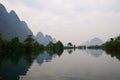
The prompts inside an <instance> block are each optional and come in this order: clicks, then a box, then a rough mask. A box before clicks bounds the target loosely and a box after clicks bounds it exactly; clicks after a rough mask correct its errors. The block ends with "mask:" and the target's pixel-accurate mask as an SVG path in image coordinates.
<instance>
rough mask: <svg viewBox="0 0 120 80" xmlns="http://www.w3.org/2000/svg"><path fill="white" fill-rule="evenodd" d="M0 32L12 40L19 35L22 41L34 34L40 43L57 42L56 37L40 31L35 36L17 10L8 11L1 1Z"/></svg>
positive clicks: (5, 37)
mask: <svg viewBox="0 0 120 80" xmlns="http://www.w3.org/2000/svg"><path fill="white" fill-rule="evenodd" d="M0 33H1V34H2V37H3V38H4V39H7V40H11V39H12V38H13V37H19V39H20V41H24V40H25V39H26V38H27V36H28V35H32V36H33V37H34V39H36V40H37V41H38V42H39V43H41V44H43V45H45V46H46V45H47V44H49V42H53V43H55V42H56V39H54V38H52V37H51V36H50V35H45V36H44V35H43V33H42V32H39V33H38V34H37V35H36V38H35V36H34V35H33V33H32V31H31V30H30V29H29V27H28V25H27V23H26V22H25V21H21V20H20V19H19V17H18V16H17V14H16V13H15V11H13V10H12V11H10V12H9V13H8V12H7V10H6V8H5V7H4V6H3V5H2V4H1V3H0Z"/></svg>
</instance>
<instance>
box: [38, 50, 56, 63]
mask: <svg viewBox="0 0 120 80" xmlns="http://www.w3.org/2000/svg"><path fill="white" fill-rule="evenodd" d="M56 55H57V54H54V53H50V52H49V53H48V52H47V51H44V53H42V54H40V55H39V56H38V57H37V59H36V60H37V63H39V64H43V63H44V61H45V62H50V61H51V60H52V58H53V57H55V56H56Z"/></svg>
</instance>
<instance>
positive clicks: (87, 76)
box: [0, 50, 120, 80]
mask: <svg viewBox="0 0 120 80" xmlns="http://www.w3.org/2000/svg"><path fill="white" fill-rule="evenodd" d="M29 58H30V59H29ZM29 58H25V57H21V58H20V59H19V60H17V61H16V60H5V61H3V62H1V64H0V75H1V76H2V77H3V78H4V80H120V61H119V59H118V58H116V57H111V56H110V55H108V54H106V53H105V52H104V51H102V50H75V51H74V50H64V52H63V53H62V54H61V55H57V54H53V53H48V52H46V51H44V52H43V53H41V54H39V55H37V56H36V57H29Z"/></svg>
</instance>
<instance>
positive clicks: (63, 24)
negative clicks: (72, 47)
mask: <svg viewBox="0 0 120 80" xmlns="http://www.w3.org/2000/svg"><path fill="white" fill-rule="evenodd" d="M0 2H1V3H2V4H3V5H5V7H6V8H7V10H8V11H10V10H14V11H15V12H16V13H17V14H18V16H19V17H20V19H21V20H24V21H26V22H27V24H28V25H29V28H30V29H31V30H32V31H33V33H34V34H35V35H36V34H37V32H39V31H40V32H43V33H44V34H49V35H51V36H52V37H55V38H56V39H57V40H61V41H62V42H63V43H67V42H69V41H70V42H72V43H74V44H77V45H78V44H82V43H84V42H86V41H89V40H91V39H92V38H94V37H99V38H101V39H102V40H103V41H106V40H108V39H109V38H110V37H114V36H118V35H119V34H120V0H0Z"/></svg>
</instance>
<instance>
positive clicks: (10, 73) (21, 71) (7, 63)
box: [0, 50, 39, 80]
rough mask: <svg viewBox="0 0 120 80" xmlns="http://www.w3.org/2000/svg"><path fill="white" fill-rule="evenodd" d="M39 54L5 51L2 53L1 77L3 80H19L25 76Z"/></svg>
mask: <svg viewBox="0 0 120 80" xmlns="http://www.w3.org/2000/svg"><path fill="white" fill-rule="evenodd" d="M38 53H39V52H29V51H28V52H26V53H23V52H22V51H17V50H16V51H4V52H2V53H0V76H1V77H2V78H3V80H18V79H19V75H25V74H26V72H27V71H28V68H29V67H30V66H31V64H32V62H33V60H34V59H35V58H36V57H37V56H38Z"/></svg>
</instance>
